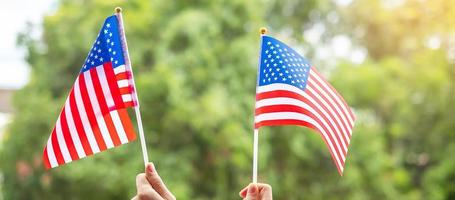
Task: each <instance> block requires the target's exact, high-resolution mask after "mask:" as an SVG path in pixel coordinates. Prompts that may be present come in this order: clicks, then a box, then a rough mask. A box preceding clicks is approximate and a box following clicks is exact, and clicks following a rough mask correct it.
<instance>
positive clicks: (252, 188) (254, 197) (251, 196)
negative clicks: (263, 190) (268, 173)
mask: <svg viewBox="0 0 455 200" xmlns="http://www.w3.org/2000/svg"><path fill="white" fill-rule="evenodd" d="M258 191H259V189H258V186H257V185H256V184H250V185H249V186H248V191H247V193H246V198H245V200H259V192H258Z"/></svg>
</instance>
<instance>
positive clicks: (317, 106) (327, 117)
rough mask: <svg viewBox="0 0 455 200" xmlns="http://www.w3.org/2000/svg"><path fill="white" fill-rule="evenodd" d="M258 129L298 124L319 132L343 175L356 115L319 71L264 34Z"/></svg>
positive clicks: (257, 107) (257, 116)
mask: <svg viewBox="0 0 455 200" xmlns="http://www.w3.org/2000/svg"><path fill="white" fill-rule="evenodd" d="M261 49H262V50H261V55H260V67H259V71H258V76H259V77H258V86H257V89H256V90H257V91H256V110H255V128H256V129H258V128H259V127H262V126H282V125H299V126H306V127H308V128H311V129H314V130H315V131H317V132H318V133H319V134H320V135H321V136H322V138H323V140H324V141H325V143H326V145H327V147H328V148H329V150H330V153H331V155H332V158H333V161H334V162H335V165H336V166H337V168H338V172H339V173H340V174H342V173H343V169H344V164H345V161H346V154H347V152H348V146H349V141H350V138H351V134H352V128H353V126H354V121H355V115H354V114H353V113H352V111H351V109H350V108H349V106H348V105H347V104H346V102H345V101H344V99H343V98H342V97H341V96H340V94H338V92H337V91H336V90H335V88H333V87H332V86H331V85H330V84H329V83H328V82H327V81H326V80H324V78H322V76H321V75H320V73H319V72H317V71H316V69H315V68H314V67H312V66H311V65H310V63H308V61H307V60H305V59H304V58H303V57H302V56H300V55H299V54H298V53H297V52H296V51H294V50H293V49H292V48H290V47H288V46H287V45H286V44H284V43H282V42H280V41H278V40H277V39H275V38H272V37H269V36H266V35H263V36H262V48H261Z"/></svg>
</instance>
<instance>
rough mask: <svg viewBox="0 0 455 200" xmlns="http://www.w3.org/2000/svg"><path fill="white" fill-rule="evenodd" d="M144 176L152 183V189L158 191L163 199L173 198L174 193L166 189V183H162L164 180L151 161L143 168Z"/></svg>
mask: <svg viewBox="0 0 455 200" xmlns="http://www.w3.org/2000/svg"><path fill="white" fill-rule="evenodd" d="M145 176H146V178H147V180H148V182H149V183H150V185H152V187H153V189H155V190H156V192H158V193H159V194H160V195H161V196H162V197H163V198H164V199H169V200H172V199H175V197H174V195H173V194H172V193H171V192H170V191H169V190H168V189H167V187H166V185H164V182H163V180H161V177H160V175H158V172H157V171H156V170H155V166H154V165H153V163H149V164H147V166H146V168H145Z"/></svg>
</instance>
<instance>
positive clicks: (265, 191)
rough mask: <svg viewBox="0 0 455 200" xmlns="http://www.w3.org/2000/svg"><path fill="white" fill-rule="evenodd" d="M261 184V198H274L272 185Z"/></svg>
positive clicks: (263, 199)
mask: <svg viewBox="0 0 455 200" xmlns="http://www.w3.org/2000/svg"><path fill="white" fill-rule="evenodd" d="M258 185H259V186H258V187H259V196H260V197H261V200H272V186H270V185H269V184H263V183H260V184H258Z"/></svg>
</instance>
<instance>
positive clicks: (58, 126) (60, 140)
mask: <svg viewBox="0 0 455 200" xmlns="http://www.w3.org/2000/svg"><path fill="white" fill-rule="evenodd" d="M60 123H61V121H60V117H58V119H57V123H55V133H56V134H57V142H58V145H59V146H60V151H61V152H62V155H63V159H64V160H65V163H69V162H71V156H70V152H69V151H68V147H67V146H66V142H65V139H64V137H63V132H62V126H61V124H60Z"/></svg>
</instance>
